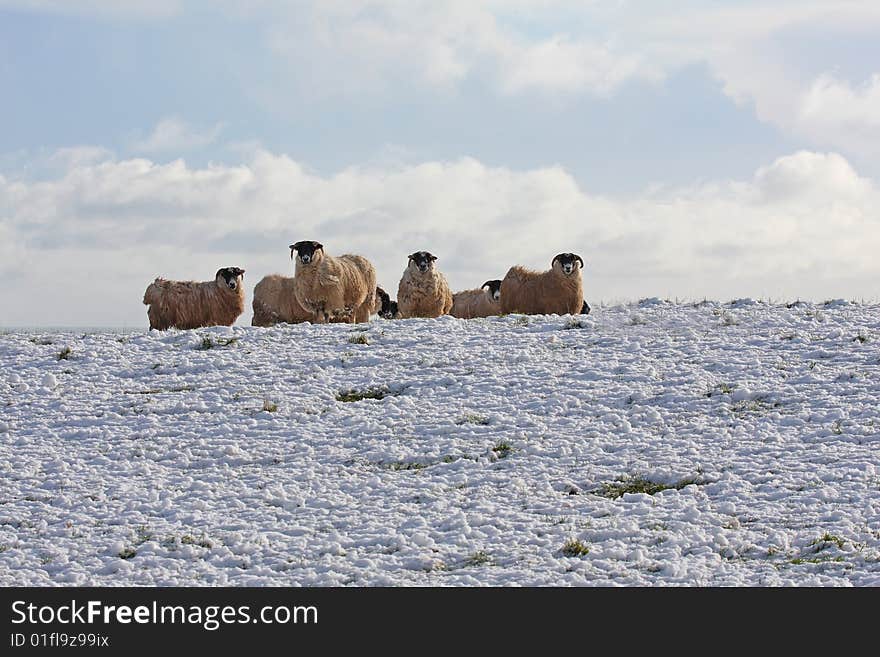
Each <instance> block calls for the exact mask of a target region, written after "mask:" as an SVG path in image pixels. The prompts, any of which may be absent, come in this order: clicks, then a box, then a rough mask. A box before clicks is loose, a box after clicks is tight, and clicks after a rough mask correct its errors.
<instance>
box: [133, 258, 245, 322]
mask: <svg viewBox="0 0 880 657" xmlns="http://www.w3.org/2000/svg"><path fill="white" fill-rule="evenodd" d="M243 277H244V269H239V268H238V267H224V268H223V269H219V270H218V271H217V275H216V276H215V277H214V280H213V281H205V282H197V281H169V280H167V279H164V278H157V279H156V280H155V281H153V282H152V283H150V284H149V285H148V286H147V289H146V291H145V292H144V305H147V306H149V309H148V310H147V316H148V317H149V318H150V328H151V329H157V330H159V331H164V330H165V329H168V328H172V327H173V328H179V329H192V328H198V327H200V326H232V324H233V323H234V322H235V320H236V319H237V318H238V316H239V315H241V313H243V312H244V286H243V285H242V279H243Z"/></svg>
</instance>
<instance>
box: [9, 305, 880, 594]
mask: <svg viewBox="0 0 880 657" xmlns="http://www.w3.org/2000/svg"><path fill="white" fill-rule="evenodd" d="M361 335H363V336H365V337H366V339H367V340H366V341H367V344H361V343H360V342H362V340H356V339H357V338H358V337H359V336H361ZM878 339H880V306H877V305H873V304H858V303H844V302H841V301H839V300H838V301H834V302H832V303H830V304H827V305H824V306H823V305H815V304H811V303H806V302H800V303H798V304H789V306H786V305H775V304H770V303H765V302H753V301H752V300H742V299H740V300H737V301H736V302H735V303H733V304H719V303H715V302H702V303H700V304H677V303H669V302H659V300H647V301H646V302H643V303H639V304H629V305H619V306H610V307H595V308H594V309H593V313H592V314H591V315H589V316H587V317H583V316H580V317H556V316H550V317H523V316H517V315H511V316H508V317H500V318H491V319H479V320H469V321H463V320H456V319H453V318H449V317H444V318H440V319H437V320H403V321H381V320H377V321H374V322H372V323H370V324H369V325H362V326H358V327H352V326H348V325H331V326H311V325H308V324H301V325H296V326H279V327H275V328H271V329H262V328H252V327H237V326H236V327H232V328H226V327H223V328H212V329H202V330H196V331H179V332H178V331H170V332H166V333H157V332H149V333H147V332H142V333H126V334H123V333H119V332H112V331H107V332H97V333H85V334H83V333H76V332H72V331H68V332H63V333H61V332H55V333H53V332H49V331H46V332H42V333H41V332H5V333H2V334H0V366H2V368H0V468H2V474H0V482H2V484H0V585H4V586H9V585H52V584H59V585H98V586H106V585H163V586H166V585H273V586H289V585H358V586H360V585H468V586H470V585H508V584H510V585H654V584H669V585H820V586H829V585H857V586H864V585H880V471H878V470H880V404H878V398H880V347H878ZM354 340H356V341H354ZM205 347H210V348H205ZM67 348H69V349H70V352H69V353H68V354H67V355H66V356H64V357H62V356H61V353H62V352H63V351H65V350H66V349H67ZM347 392H349V393H350V392H354V393H357V394H355V395H354V397H355V398H357V397H359V395H361V394H362V393H365V392H372V393H373V394H374V396H375V397H382V398H381V399H379V398H376V399H370V398H364V399H358V400H357V401H338V400H337V397H338V396H341V395H342V394H343V393H347ZM622 480H624V481H622ZM637 484H638V485H637ZM614 491H616V492H614ZM571 540H577V541H579V542H580V544H582V545H583V546H585V547H586V548H587V549H588V550H589V551H588V553H586V554H579V555H575V556H566V554H564V553H563V550H562V548H563V546H564V545H566V543H567V542H569V541H571Z"/></svg>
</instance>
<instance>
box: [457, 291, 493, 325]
mask: <svg viewBox="0 0 880 657" xmlns="http://www.w3.org/2000/svg"><path fill="white" fill-rule="evenodd" d="M500 312H501V304H500V303H499V302H497V301H494V300H493V299H492V296H491V295H490V294H489V293H487V292H486V291H485V290H464V291H463V292H456V293H455V294H453V295H452V310H450V311H449V314H450V315H452V316H453V317H458V318H459V319H473V318H475V317H492V316H493V315H497V314H499V313H500Z"/></svg>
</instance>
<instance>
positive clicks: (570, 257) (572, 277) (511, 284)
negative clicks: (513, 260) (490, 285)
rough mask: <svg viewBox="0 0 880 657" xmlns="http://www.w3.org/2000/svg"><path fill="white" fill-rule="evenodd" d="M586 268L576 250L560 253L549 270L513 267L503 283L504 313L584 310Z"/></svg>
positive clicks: (578, 311) (546, 312) (527, 313)
mask: <svg viewBox="0 0 880 657" xmlns="http://www.w3.org/2000/svg"><path fill="white" fill-rule="evenodd" d="M576 263H580V267H578V266H577V265H576ZM583 267H584V261H583V258H581V257H580V256H579V255H577V254H575V253H560V254H558V255H557V256H556V257H554V258H553V261H552V262H551V263H550V271H544V272H537V271H531V270H528V269H525V268H523V267H520V266H519V265H517V266H514V267H511V268H510V270H508V272H507V275H506V276H505V277H504V280H503V281H502V282H501V312H502V313H504V314H507V313H523V314H525V315H545V314H547V315H549V314H551V313H556V314H557V315H566V314H571V315H577V314H578V313H580V312H581V310H582V309H583V301H584V293H583V283H582V282H581V272H580V270H581V269H583Z"/></svg>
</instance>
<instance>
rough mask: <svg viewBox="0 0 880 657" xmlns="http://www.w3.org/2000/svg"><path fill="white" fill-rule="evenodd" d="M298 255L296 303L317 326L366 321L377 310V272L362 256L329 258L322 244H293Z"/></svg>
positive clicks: (292, 253) (291, 246) (312, 242)
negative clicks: (326, 323) (335, 321)
mask: <svg viewBox="0 0 880 657" xmlns="http://www.w3.org/2000/svg"><path fill="white" fill-rule="evenodd" d="M294 253H296V254H297V256H296V267H295V272H294V277H293V289H294V292H295V294H296V300H297V301H298V302H299V304H300V305H301V306H302V307H303V308H305V309H306V310H307V311H309V312H310V313H312V318H313V321H314V322H315V323H316V324H323V323H325V322H329V321H334V320H338V321H344V322H348V323H352V324H353V323H355V322H366V321H369V319H370V314H371V313H372V312H373V311H374V310H375V303H376V269H375V268H374V267H373V265H372V264H371V263H370V261H369V260H367V259H366V258H364V257H363V256H358V255H341V256H338V257H333V256H328V255H326V254H325V253H324V246H323V245H322V244H321V243H320V242H314V241H310V240H308V241H302V242H297V243H296V244H291V245H290V257H291V258H293V257H294Z"/></svg>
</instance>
